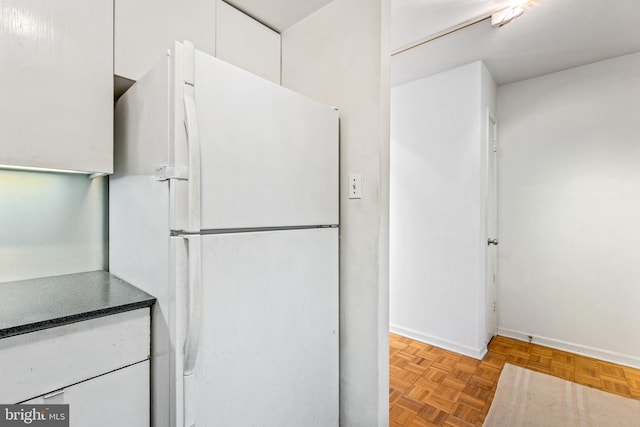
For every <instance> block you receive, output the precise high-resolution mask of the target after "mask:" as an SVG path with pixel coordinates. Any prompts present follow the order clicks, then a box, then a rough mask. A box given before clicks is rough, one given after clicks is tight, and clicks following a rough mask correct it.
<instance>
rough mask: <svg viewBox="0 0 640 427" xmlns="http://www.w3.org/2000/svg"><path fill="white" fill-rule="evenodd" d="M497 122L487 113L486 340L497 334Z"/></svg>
mask: <svg viewBox="0 0 640 427" xmlns="http://www.w3.org/2000/svg"><path fill="white" fill-rule="evenodd" d="M496 130H497V122H496V119H495V118H494V117H493V116H492V115H491V114H488V115H487V291H486V292H487V334H486V342H487V343H488V342H489V341H490V340H491V338H493V337H494V336H495V335H496V334H497V323H498V322H497V313H496V310H497V307H496V304H497V283H496V275H497V263H498V191H497V170H498V168H497V159H498V156H497V154H498V153H497V150H498V141H497V132H496Z"/></svg>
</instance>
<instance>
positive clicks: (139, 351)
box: [0, 307, 151, 427]
mask: <svg viewBox="0 0 640 427" xmlns="http://www.w3.org/2000/svg"><path fill="white" fill-rule="evenodd" d="M150 316H151V313H150V309H149V308H148V307H146V308H141V309H136V310H132V311H126V312H122V313H116V314H111V315H107V316H103V317H98V318H93V319H89V320H83V321H78V322H75V323H70V324H67V325H63V326H58V327H53V328H49V329H43V330H38V331H34V332H30V333H25V334H22V335H15V336H11V337H6V338H2V339H0V403H22V404H44V405H47V404H51V405H53V404H68V405H69V421H70V422H69V425H70V426H71V427H102V426H104V427H115V426H123V427H143V426H144V427H149V425H150V381H149V376H150V372H149V369H150V368H149V357H150V356H149V354H150V350H151V349H150V335H151V317H150Z"/></svg>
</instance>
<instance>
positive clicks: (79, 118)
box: [0, 0, 113, 173]
mask: <svg viewBox="0 0 640 427" xmlns="http://www.w3.org/2000/svg"><path fill="white" fill-rule="evenodd" d="M112 51H113V1H112V0H92V1H86V0H55V1H51V0H0V94H1V96H0V130H1V132H2V137H1V138H0V165H3V166H19V167H37V168H53V169H64V170H77V171H85V172H102V173H111V172H112V170H113V55H112Z"/></svg>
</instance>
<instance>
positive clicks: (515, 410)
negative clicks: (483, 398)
mask: <svg viewBox="0 0 640 427" xmlns="http://www.w3.org/2000/svg"><path fill="white" fill-rule="evenodd" d="M484 426H486V427H493V426H505V427H520V426H536V427H538V426H539V427H547V426H548V427H556V426H558V427H565V426H566V427H569V426H580V427H582V426H585V427H587V426H588V427H592V426H593V427H601V426H602V427H613V426H620V427H622V426H624V427H640V401H638V400H633V399H627V398H624V397H621V396H617V395H615V394H611V393H606V392H604V391H600V390H595V389H592V388H589V387H585V386H581V385H579V384H575V383H572V382H569V381H565V380H563V379H560V378H556V377H552V376H549V375H545V374H541V373H539V372H535V371H531V370H529V369H524V368H519V367H517V366H513V365H509V364H505V365H504V369H503V370H502V374H501V375H500V380H499V381H498V389H497V390H496V395H495V397H494V399H493V403H492V404H491V408H490V409H489V414H488V415H487V419H486V420H485V422H484Z"/></svg>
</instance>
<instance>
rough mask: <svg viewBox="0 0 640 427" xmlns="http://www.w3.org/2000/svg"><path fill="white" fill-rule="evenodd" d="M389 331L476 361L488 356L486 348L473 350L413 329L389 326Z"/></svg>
mask: <svg viewBox="0 0 640 427" xmlns="http://www.w3.org/2000/svg"><path fill="white" fill-rule="evenodd" d="M389 331H390V332H393V333H394V334H397V335H402V336H403V337H407V338H411V339H412V340H416V341H420V342H422V343H425V344H429V345H433V346H436V347H440V348H444V349H445V350H449V351H453V352H456V353H459V354H463V355H465V356H469V357H473V358H474V359H478V360H482V358H483V357H484V355H485V354H487V349H486V348H480V349H476V348H472V347H469V346H466V345H462V344H457V343H454V342H451V341H447V340H444V339H442V338H438V337H434V336H433V335H428V334H425V333H422V332H418V331H415V330H413V329H408V328H403V327H401V326H396V325H389Z"/></svg>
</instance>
